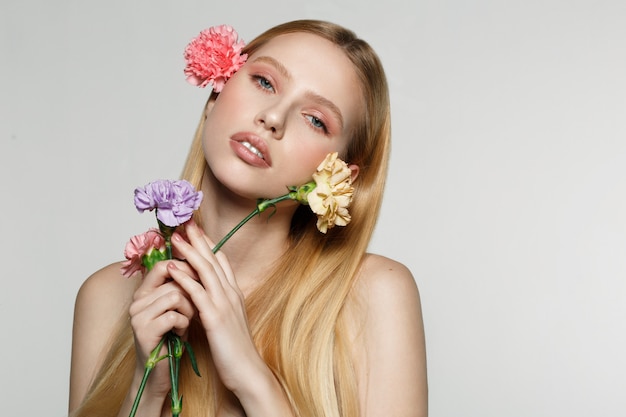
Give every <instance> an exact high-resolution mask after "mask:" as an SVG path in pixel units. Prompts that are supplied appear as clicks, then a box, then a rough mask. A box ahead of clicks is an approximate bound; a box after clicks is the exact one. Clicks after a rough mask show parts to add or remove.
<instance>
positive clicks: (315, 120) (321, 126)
mask: <svg viewBox="0 0 626 417" xmlns="http://www.w3.org/2000/svg"><path fill="white" fill-rule="evenodd" d="M304 117H306V118H307V119H308V121H309V123H311V126H313V127H314V128H315V129H319V130H321V131H323V132H324V133H326V134H327V133H328V129H327V128H326V124H325V123H324V122H322V120H321V119H319V118H317V117H315V116H312V115H310V114H308V115H305V116H304Z"/></svg>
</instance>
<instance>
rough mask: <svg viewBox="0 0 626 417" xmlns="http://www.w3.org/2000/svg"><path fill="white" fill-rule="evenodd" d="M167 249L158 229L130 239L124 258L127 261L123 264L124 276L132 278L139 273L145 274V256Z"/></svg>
mask: <svg viewBox="0 0 626 417" xmlns="http://www.w3.org/2000/svg"><path fill="white" fill-rule="evenodd" d="M164 248H165V239H164V238H163V236H161V234H160V233H159V231H158V230H157V229H150V230H148V231H147V232H145V233H142V234H140V235H137V236H133V237H132V238H130V241H129V242H128V243H127V244H126V247H125V248H124V256H125V257H126V261H124V263H123V264H122V269H121V272H122V275H123V276H125V277H127V278H130V277H132V276H133V275H135V274H136V273H137V272H142V273H143V272H144V271H145V267H144V265H143V263H142V262H143V257H144V255H148V254H150V252H152V251H153V250H155V249H156V250H162V249H164Z"/></svg>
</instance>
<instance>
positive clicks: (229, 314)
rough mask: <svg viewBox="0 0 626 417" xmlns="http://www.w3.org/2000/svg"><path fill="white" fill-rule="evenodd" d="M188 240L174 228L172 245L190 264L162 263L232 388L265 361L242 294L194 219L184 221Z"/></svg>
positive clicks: (247, 381) (222, 257)
mask: <svg viewBox="0 0 626 417" xmlns="http://www.w3.org/2000/svg"><path fill="white" fill-rule="evenodd" d="M185 231H186V235H187V236H186V237H187V239H188V242H187V241H186V240H185V239H183V238H182V237H181V235H179V234H177V233H175V234H174V235H173V236H172V244H173V246H174V248H175V249H176V250H177V253H178V254H180V255H181V257H182V258H183V259H185V260H186V261H187V263H188V265H189V266H190V267H191V268H192V269H193V271H192V272H190V271H189V270H183V269H181V268H179V266H180V264H178V263H175V262H168V263H167V267H168V270H169V275H170V276H171V277H172V278H173V279H174V281H175V282H176V283H177V284H178V285H180V287H181V288H182V289H183V290H184V291H185V292H186V293H187V294H189V296H190V298H191V300H192V302H193V304H194V306H195V308H196V309H197V310H198V316H199V318H200V321H201V323H202V326H203V328H204V331H205V333H206V336H207V340H208V342H209V345H210V348H211V354H212V357H213V360H214V362H215V366H216V370H217V372H218V374H219V376H220V379H221V380H222V382H223V383H224V385H225V386H226V387H227V388H228V389H229V390H231V391H233V392H235V393H237V390H238V389H241V388H242V387H243V386H244V385H245V384H250V383H251V382H252V381H253V380H254V375H255V374H254V372H255V371H258V370H259V369H262V370H263V372H266V371H267V369H266V368H267V366H266V365H265V363H264V362H263V360H262V358H261V357H260V355H259V353H258V351H257V350H256V347H255V346H254V343H253V341H252V337H251V335H250V330H249V326H248V321H247V316H246V308H245V304H244V297H243V294H242V292H241V290H240V289H239V286H238V285H237V282H236V280H235V276H234V274H233V271H232V269H231V267H230V264H229V262H228V260H227V259H226V256H225V255H224V254H223V253H222V252H218V253H217V254H213V251H212V247H213V246H214V244H213V242H211V241H210V240H209V238H208V237H207V236H206V235H205V234H204V231H202V229H200V228H199V227H198V226H197V225H196V224H195V223H193V222H189V223H188V224H187V225H186V226H185Z"/></svg>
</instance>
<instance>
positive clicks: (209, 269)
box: [172, 233, 228, 294]
mask: <svg viewBox="0 0 626 417" xmlns="http://www.w3.org/2000/svg"><path fill="white" fill-rule="evenodd" d="M190 240H191V241H192V242H193V241H194V239H193V238H192V239H190ZM172 243H173V244H174V245H175V246H176V248H177V249H178V250H179V251H180V252H181V253H182V254H183V255H184V256H185V259H186V260H187V262H188V263H189V265H190V266H191V267H192V268H193V269H194V270H195V271H196V274H197V275H198V277H199V278H200V282H201V283H202V285H203V286H204V287H205V288H206V289H207V290H209V291H211V292H212V293H214V294H218V293H220V292H223V291H224V286H225V285H228V280H227V278H226V276H225V274H224V270H223V269H222V266H221V265H220V263H219V261H218V260H217V258H216V257H215V255H213V253H212V252H210V251H209V252H208V253H204V254H202V253H200V252H199V251H198V250H197V249H196V247H195V246H192V245H191V244H189V243H187V242H185V241H184V240H183V239H182V238H181V237H180V235H177V234H176V233H174V235H173V236H172Z"/></svg>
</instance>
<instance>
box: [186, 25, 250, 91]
mask: <svg viewBox="0 0 626 417" xmlns="http://www.w3.org/2000/svg"><path fill="white" fill-rule="evenodd" d="M244 46H245V43H244V42H243V41H242V40H239V35H237V32H235V30H234V29H233V28H232V27H231V26H228V25H221V26H213V27H211V28H209V29H205V30H203V31H202V32H200V34H199V35H198V37H196V38H194V39H193V40H192V41H191V42H190V43H189V45H187V47H186V48H185V60H186V61H187V66H186V67H185V75H186V76H187V81H188V82H189V83H190V84H193V85H195V86H198V87H206V86H207V85H209V84H211V85H212V86H213V91H215V92H217V93H219V92H220V91H222V88H223V87H224V83H226V81H227V80H228V79H229V78H230V77H231V76H232V75H233V74H234V73H235V72H236V71H237V70H238V69H239V68H241V66H242V65H243V64H244V62H246V59H247V58H248V55H247V54H242V53H241V51H242V49H243V47H244Z"/></svg>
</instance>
